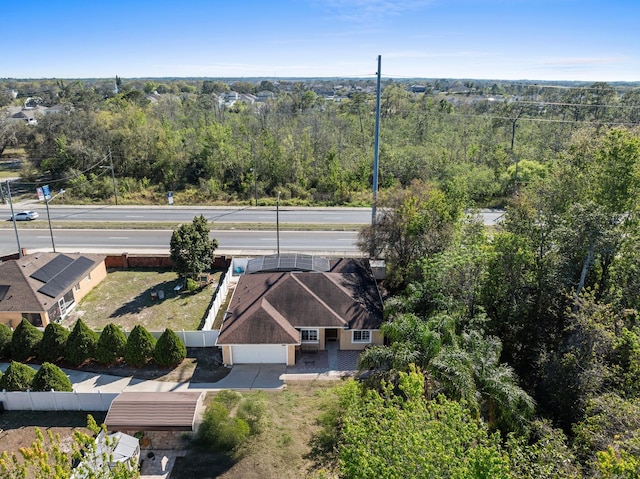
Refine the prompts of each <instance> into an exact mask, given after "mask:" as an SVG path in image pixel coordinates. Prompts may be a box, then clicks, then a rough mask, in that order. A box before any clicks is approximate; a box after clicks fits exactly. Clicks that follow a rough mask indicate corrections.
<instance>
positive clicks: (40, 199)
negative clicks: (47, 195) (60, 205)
mask: <svg viewBox="0 0 640 479" xmlns="http://www.w3.org/2000/svg"><path fill="white" fill-rule="evenodd" d="M36 193H38V201H44V193H43V192H42V188H40V187H38V188H36Z"/></svg>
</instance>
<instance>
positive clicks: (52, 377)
mask: <svg viewBox="0 0 640 479" xmlns="http://www.w3.org/2000/svg"><path fill="white" fill-rule="evenodd" d="M32 384H33V390H34V391H51V390H52V389H53V390H54V391H67V392H71V391H73V386H72V384H71V381H70V380H69V377H68V376H67V375H66V374H65V373H64V372H63V371H62V369H60V368H59V367H58V366H56V365H55V364H51V363H48V362H45V363H42V366H40V369H38V372H37V373H36V375H35V377H34V378H33V383H32Z"/></svg>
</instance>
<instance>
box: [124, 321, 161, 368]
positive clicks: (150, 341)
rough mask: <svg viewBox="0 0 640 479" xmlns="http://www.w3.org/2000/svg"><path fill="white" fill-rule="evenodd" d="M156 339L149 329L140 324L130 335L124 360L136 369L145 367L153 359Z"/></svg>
mask: <svg viewBox="0 0 640 479" xmlns="http://www.w3.org/2000/svg"><path fill="white" fill-rule="evenodd" d="M155 346H156V339H155V338H154V337H153V336H152V335H151V333H150V332H149V331H147V329H146V328H145V327H144V326H142V325H140V324H138V325H136V326H135V327H134V328H133V329H132V330H131V333H129V337H128V338H127V345H126V346H125V348H124V360H125V361H126V363H127V364H129V365H131V366H135V367H140V366H144V365H145V364H147V363H148V362H149V360H150V359H151V358H152V357H153V350H154V348H155Z"/></svg>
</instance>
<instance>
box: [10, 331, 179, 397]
mask: <svg viewBox="0 0 640 479" xmlns="http://www.w3.org/2000/svg"><path fill="white" fill-rule="evenodd" d="M186 357H187V348H186V346H185V345H184V343H183V342H182V340H181V339H180V338H179V337H178V335H177V334H176V333H175V332H173V331H172V330H171V329H169V328H167V329H165V331H164V332H163V333H162V335H161V336H160V338H159V339H158V340H157V341H156V339H155V338H154V337H153V336H152V335H151V333H150V332H149V331H147V330H146V329H145V328H144V326H141V325H138V326H136V327H135V328H133V330H132V331H131V333H130V334H129V337H128V338H127V336H126V335H125V334H124V332H123V331H122V329H121V328H120V327H119V326H116V325H115V324H113V323H111V324H108V325H107V326H106V327H105V328H104V330H103V331H102V332H101V333H100V334H98V333H96V332H95V331H92V330H91V329H89V327H88V326H87V325H86V324H85V323H84V322H83V321H82V320H81V319H79V320H78V321H77V322H76V324H75V325H74V327H73V330H72V331H71V332H69V330H68V329H66V328H65V327H63V326H61V325H59V324H57V323H50V324H49V325H47V327H46V328H45V330H44V333H43V332H42V331H40V330H39V329H38V328H36V327H35V326H33V325H32V324H31V323H30V322H29V321H28V320H26V319H23V320H22V321H21V322H20V324H19V325H18V327H17V328H16V329H15V331H11V329H10V328H9V327H8V326H6V325H5V324H0V359H3V358H10V359H13V360H15V361H18V362H25V361H27V360H29V359H31V358H37V359H39V360H40V361H43V362H44V363H56V362H58V361H65V362H67V363H69V364H70V365H72V366H80V365H82V364H84V363H85V362H87V361H92V360H96V361H98V362H99V363H100V364H104V365H111V364H114V363H116V362H118V361H119V360H121V359H124V361H125V362H126V363H127V364H129V365H131V366H135V367H140V366H144V365H145V364H147V363H148V362H149V361H155V362H156V363H157V364H159V365H161V366H175V365H178V364H180V363H181V362H182V361H183V360H184V359H185V358H186ZM55 389H56V390H57V388H55Z"/></svg>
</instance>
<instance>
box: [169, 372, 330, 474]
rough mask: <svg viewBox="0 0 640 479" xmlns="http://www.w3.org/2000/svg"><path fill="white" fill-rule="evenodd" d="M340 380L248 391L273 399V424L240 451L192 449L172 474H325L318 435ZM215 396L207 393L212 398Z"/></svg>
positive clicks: (269, 402) (179, 459)
mask: <svg viewBox="0 0 640 479" xmlns="http://www.w3.org/2000/svg"><path fill="white" fill-rule="evenodd" d="M336 384H339V383H335V382H333V381H302V382H287V387H286V389H285V390H284V391H280V392H270V393H264V392H243V393H242V395H243V396H245V397H248V396H251V395H254V394H260V395H262V397H264V398H265V399H266V400H267V402H268V417H269V427H268V428H267V430H266V431H265V432H263V433H262V434H260V435H258V436H255V437H250V438H249V439H248V441H247V442H246V443H244V444H243V445H242V446H241V447H240V450H239V451H237V453H236V454H235V456H229V455H226V454H222V453H215V452H210V451H204V450H201V449H198V448H194V449H192V450H191V451H190V452H189V454H188V455H187V456H186V457H184V458H178V461H177V462H176V464H175V466H174V468H173V471H172V473H171V479H192V478H195V477H197V478H198V479H208V478H214V477H217V478H223V479H241V478H242V479H265V478H271V477H278V478H281V479H286V478H292V479H293V478H305V477H320V476H318V475H317V474H318V472H319V471H320V470H322V469H323V468H326V467H327V465H326V464H324V462H325V461H326V458H325V457H323V455H322V454H318V453H316V452H314V447H313V444H314V438H315V434H316V433H318V431H319V430H320V426H319V424H318V418H319V417H320V415H321V414H322V412H323V410H324V407H325V405H326V404H328V403H329V402H331V400H332V396H331V395H329V394H327V393H328V391H329V390H330V389H331V388H332V387H334V386H335V385H336ZM211 398H212V396H207V400H208V401H210V400H211ZM333 400H335V399H333ZM325 477H329V476H325Z"/></svg>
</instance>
